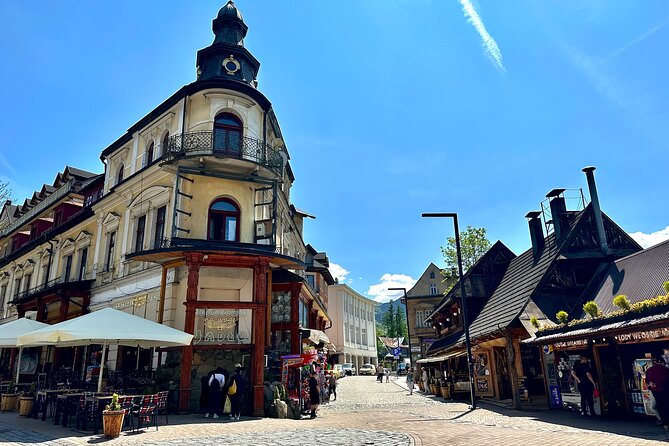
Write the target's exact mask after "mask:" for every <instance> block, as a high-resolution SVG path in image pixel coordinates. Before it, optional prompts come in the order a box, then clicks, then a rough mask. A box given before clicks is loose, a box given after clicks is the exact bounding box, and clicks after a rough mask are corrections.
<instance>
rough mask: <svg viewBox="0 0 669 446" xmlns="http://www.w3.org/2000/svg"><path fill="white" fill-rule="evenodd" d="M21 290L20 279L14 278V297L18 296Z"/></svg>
mask: <svg viewBox="0 0 669 446" xmlns="http://www.w3.org/2000/svg"><path fill="white" fill-rule="evenodd" d="M20 292H21V279H20V278H19V279H14V298H18V297H19V293H20Z"/></svg>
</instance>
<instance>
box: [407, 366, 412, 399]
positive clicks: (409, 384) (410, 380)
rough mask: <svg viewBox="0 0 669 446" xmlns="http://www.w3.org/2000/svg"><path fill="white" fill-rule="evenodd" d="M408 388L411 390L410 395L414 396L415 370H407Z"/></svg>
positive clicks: (410, 368)
mask: <svg viewBox="0 0 669 446" xmlns="http://www.w3.org/2000/svg"><path fill="white" fill-rule="evenodd" d="M407 387H408V388H409V395H413V368H412V367H409V370H407Z"/></svg>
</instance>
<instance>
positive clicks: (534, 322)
mask: <svg viewBox="0 0 669 446" xmlns="http://www.w3.org/2000/svg"><path fill="white" fill-rule="evenodd" d="M530 324H532V326H533V327H534V328H537V329H538V328H539V319H537V317H536V316H532V317H531V318H530Z"/></svg>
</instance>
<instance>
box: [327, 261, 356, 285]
mask: <svg viewBox="0 0 669 446" xmlns="http://www.w3.org/2000/svg"><path fill="white" fill-rule="evenodd" d="M329 270H330V274H332V277H334V278H335V279H337V280H338V281H339V283H346V276H348V274H349V273H350V271H348V270H347V269H346V268H344V267H343V266H341V265H337V264H336V263H332V262H330V267H329ZM350 282H352V281H349V283H350Z"/></svg>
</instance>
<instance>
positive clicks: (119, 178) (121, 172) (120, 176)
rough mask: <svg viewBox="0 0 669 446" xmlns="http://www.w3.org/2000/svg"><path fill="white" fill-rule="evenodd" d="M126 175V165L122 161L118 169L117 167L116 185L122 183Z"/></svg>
mask: <svg viewBox="0 0 669 446" xmlns="http://www.w3.org/2000/svg"><path fill="white" fill-rule="evenodd" d="M124 175H125V166H124V165H123V163H121V165H120V166H118V169H116V184H115V186H118V185H119V184H121V182H122V181H123V177H124Z"/></svg>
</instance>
